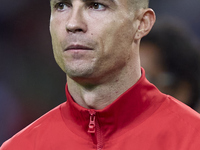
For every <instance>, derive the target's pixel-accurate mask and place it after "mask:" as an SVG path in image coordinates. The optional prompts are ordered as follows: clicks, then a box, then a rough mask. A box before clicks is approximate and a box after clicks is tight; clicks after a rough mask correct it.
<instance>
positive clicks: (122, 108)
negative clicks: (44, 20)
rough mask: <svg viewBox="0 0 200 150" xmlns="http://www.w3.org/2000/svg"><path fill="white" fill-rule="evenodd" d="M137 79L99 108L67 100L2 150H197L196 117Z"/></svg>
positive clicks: (199, 117)
mask: <svg viewBox="0 0 200 150" xmlns="http://www.w3.org/2000/svg"><path fill="white" fill-rule="evenodd" d="M142 74H143V75H142V77H141V78H140V80H139V81H138V82H137V83H136V84H135V85H133V86H132V87H131V88H130V89H128V90H127V91H126V92H125V93H124V94H122V95H121V96H120V97H119V98H118V99H116V100H115V101H114V102H113V103H112V104H111V105H109V106H107V107H106V108H104V109H102V110H92V109H91V110H90V109H86V108H83V107H81V106H79V105H78V104H76V103H75V102H74V101H73V99H72V97H71V96H70V94H69V92H68V90H67V86H66V95H67V102H65V103H63V104H61V105H59V106H58V107H56V108H54V109H53V110H51V111H50V112H48V113H47V114H45V115H44V116H42V117H41V118H39V119H38V120H36V121H35V122H33V123H32V124H30V125H29V126H28V127H26V128H25V129H23V130H22V131H20V132H19V133H17V134H16V135H15V136H13V137H12V138H11V139H9V140H8V141H6V142H5V143H4V144H3V145H2V147H1V148H0V150H95V149H97V150H100V149H102V150H199V149H200V115H199V114H198V113H197V112H195V111H194V110H192V109H191V108H189V107H188V106H186V105H185V104H183V103H181V102H180V101H178V100H176V99H174V98H173V97H171V96H168V95H165V94H162V93H161V92H159V90H158V89H157V88H156V87H155V86H154V85H152V84H151V83H149V82H148V81H147V79H146V78H145V73H144V71H143V73H142Z"/></svg>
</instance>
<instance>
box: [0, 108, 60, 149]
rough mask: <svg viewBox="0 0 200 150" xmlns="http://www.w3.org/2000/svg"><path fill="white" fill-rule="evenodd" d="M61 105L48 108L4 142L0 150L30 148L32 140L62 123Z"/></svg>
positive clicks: (44, 134)
mask: <svg viewBox="0 0 200 150" xmlns="http://www.w3.org/2000/svg"><path fill="white" fill-rule="evenodd" d="M61 105H62V104H61ZM61 105H59V106H57V107H55V108H54V109H52V110H50V111H49V112H47V113H46V114H44V115H43V116H41V117H40V118H39V119H37V120H36V121H34V122H33V123H31V124H30V125H28V126H27V127H26V128H24V129H23V130H21V131H20V132H18V133H17V134H15V135H14V136H13V137H11V138H10V139H9V140H7V141H6V142H4V143H3V145H2V147H1V148H0V150H4V149H6V150H7V149H8V150H10V149H17V147H20V150H25V149H28V150H32V148H33V146H32V144H33V143H34V141H36V140H37V139H38V138H41V137H42V136H46V135H47V133H48V132H49V131H51V130H52V129H54V128H55V127H56V126H58V124H59V123H60V122H61V123H62V116H61V112H60V107H61ZM17 150H18V149H17Z"/></svg>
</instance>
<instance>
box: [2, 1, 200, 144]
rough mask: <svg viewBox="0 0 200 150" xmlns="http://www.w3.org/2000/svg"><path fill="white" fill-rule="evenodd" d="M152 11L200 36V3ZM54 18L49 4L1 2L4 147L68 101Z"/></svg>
mask: <svg viewBox="0 0 200 150" xmlns="http://www.w3.org/2000/svg"><path fill="white" fill-rule="evenodd" d="M150 6H151V7H152V8H153V9H154V10H155V12H156V15H157V18H158V20H159V18H162V17H165V16H172V17H173V18H177V19H178V20H181V21H182V22H183V24H184V25H185V26H187V27H188V28H190V29H191V32H193V33H194V36H196V39H198V38H199V37H200V28H199V27H200V9H199V6H200V1H199V0H167V1H166V0H151V2H150ZM49 18H50V7H49V1H47V0H41V1H39V0H36V1H31V0H17V1H13V0H12V1H11V0H1V5H0V62H1V63H0V71H1V72H0V145H1V144H2V142H3V141H5V140H7V139H8V138H10V137H11V136H12V135H13V134H15V133H16V132H18V131H19V130H21V129H22V128H24V127H25V126H27V125H28V124H29V123H31V122H32V121H34V120H35V119H37V118H38V117H40V116H41V115H43V114H44V113H46V112H47V111H49V110H50V109H52V108H53V107H55V106H57V105H58V104H60V103H62V102H64V101H65V100H66V98H65V91H64V88H65V83H66V79H65V74H64V73H63V72H62V71H61V69H60V68H59V67H58V66H57V64H56V63H55V61H54V56H53V52H52V47H51V37H50V34H49ZM197 41H198V40H197ZM198 51H200V50H198Z"/></svg>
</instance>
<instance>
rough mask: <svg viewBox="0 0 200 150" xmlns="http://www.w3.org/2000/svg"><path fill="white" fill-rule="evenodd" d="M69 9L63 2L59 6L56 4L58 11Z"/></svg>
mask: <svg viewBox="0 0 200 150" xmlns="http://www.w3.org/2000/svg"><path fill="white" fill-rule="evenodd" d="M68 7H69V5H67V4H66V3H63V2H59V3H57V4H55V9H56V10H58V11H64V10H66V9H67V8H68Z"/></svg>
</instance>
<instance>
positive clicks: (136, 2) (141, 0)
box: [128, 0, 149, 9]
mask: <svg viewBox="0 0 200 150" xmlns="http://www.w3.org/2000/svg"><path fill="white" fill-rule="evenodd" d="M128 1H129V3H130V4H131V5H132V6H133V8H135V9H140V8H148V7H149V0H128Z"/></svg>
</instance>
